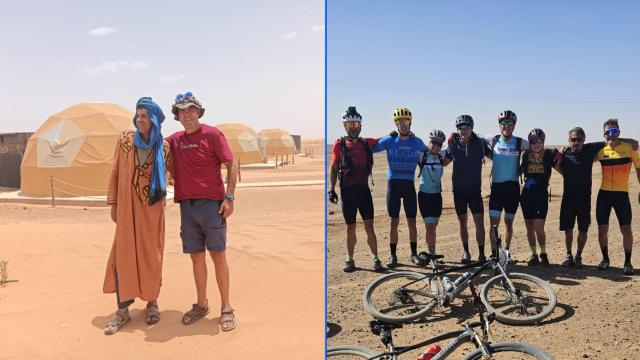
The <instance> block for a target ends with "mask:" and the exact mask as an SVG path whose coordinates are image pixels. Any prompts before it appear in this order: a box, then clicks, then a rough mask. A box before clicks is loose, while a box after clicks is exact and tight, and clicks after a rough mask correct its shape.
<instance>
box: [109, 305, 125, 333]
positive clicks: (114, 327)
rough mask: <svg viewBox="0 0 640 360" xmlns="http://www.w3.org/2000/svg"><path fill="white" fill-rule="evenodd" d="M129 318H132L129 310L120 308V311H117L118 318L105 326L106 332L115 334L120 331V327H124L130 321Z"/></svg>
mask: <svg viewBox="0 0 640 360" xmlns="http://www.w3.org/2000/svg"><path fill="white" fill-rule="evenodd" d="M129 320H131V317H130V316H129V310H128V309H118V311H116V318H115V319H112V320H111V321H109V322H108V323H107V325H106V326H105V327H104V334H105V335H113V334H115V333H117V332H118V331H120V329H122V327H123V326H124V324H126V323H128V322H129Z"/></svg>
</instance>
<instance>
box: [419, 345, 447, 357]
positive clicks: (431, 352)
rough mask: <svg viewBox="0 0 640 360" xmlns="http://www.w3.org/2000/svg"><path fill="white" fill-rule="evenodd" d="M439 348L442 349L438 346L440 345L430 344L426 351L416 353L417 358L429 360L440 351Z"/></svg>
mask: <svg viewBox="0 0 640 360" xmlns="http://www.w3.org/2000/svg"><path fill="white" fill-rule="evenodd" d="M440 350H442V348H440V345H438V344H435V345H431V346H429V348H428V349H427V351H425V352H423V353H421V354H420V355H418V360H431V359H432V358H433V357H434V356H436V354H437V353H439V352H440Z"/></svg>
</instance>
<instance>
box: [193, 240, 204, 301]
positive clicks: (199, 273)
mask: <svg viewBox="0 0 640 360" xmlns="http://www.w3.org/2000/svg"><path fill="white" fill-rule="evenodd" d="M205 260H206V258H205V256H204V251H203V252H199V253H193V254H191V262H192V263H193V278H194V280H195V282H196V292H197V294H198V305H199V306H201V307H206V306H207V263H206V261H205Z"/></svg>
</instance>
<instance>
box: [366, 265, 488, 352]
mask: <svg viewBox="0 0 640 360" xmlns="http://www.w3.org/2000/svg"><path fill="white" fill-rule="evenodd" d="M471 279H472V277H470V278H469V279H468V280H467V281H465V283H464V284H463V285H464V287H467V286H468V287H469V290H470V291H471V294H472V295H473V303H474V306H475V307H476V309H478V312H479V314H480V321H478V322H473V323H470V324H465V325H463V326H464V328H465V330H463V331H454V332H449V333H446V334H443V335H440V336H437V337H435V338H432V339H429V340H426V341H423V342H421V343H418V344H415V345H411V346H402V347H394V346H393V334H392V331H393V329H397V328H400V327H402V325H388V324H383V325H382V326H381V328H380V340H381V341H382V343H383V344H385V345H386V346H387V352H386V353H382V354H380V355H378V356H376V357H373V358H371V359H369V360H373V359H381V358H383V357H385V356H391V359H392V360H397V359H398V355H402V354H404V353H406V352H409V351H411V350H415V349H418V348H421V347H424V346H427V345H430V344H433V343H436V342H439V341H443V340H446V339H450V338H452V337H455V339H454V340H453V341H452V342H450V343H449V344H447V346H445V347H444V348H442V350H440V351H439V352H438V353H437V354H436V355H435V356H434V357H433V358H432V360H442V359H446V358H447V357H448V356H449V355H451V354H452V353H453V352H454V351H456V349H458V348H459V347H460V346H461V345H462V344H464V343H466V342H473V343H475V345H476V347H477V348H479V349H480V351H482V353H483V354H484V355H487V356H489V355H490V354H489V351H488V350H487V348H486V346H485V344H487V343H488V342H489V334H490V324H491V322H493V320H494V317H492V316H491V315H489V316H488V317H487V316H485V312H486V308H485V306H484V304H482V301H481V300H480V297H479V296H478V293H477V292H476V289H475V286H474V285H473V282H472V281H471ZM374 323H377V322H372V325H371V327H372V329H373V327H374V325H373V324H374ZM478 326H480V327H482V336H480V335H479V334H478V333H477V332H476V331H475V330H474V328H476V327H478ZM372 331H373V330H372ZM374 333H375V331H374Z"/></svg>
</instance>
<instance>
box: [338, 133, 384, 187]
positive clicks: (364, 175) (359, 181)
mask: <svg viewBox="0 0 640 360" xmlns="http://www.w3.org/2000/svg"><path fill="white" fill-rule="evenodd" d="M362 140H364V141H366V142H367V144H369V148H370V149H371V148H372V147H374V146H375V145H376V144H377V143H378V140H380V139H371V138H362ZM345 144H346V146H347V150H348V151H349V155H348V156H349V157H350V158H351V163H352V165H353V167H352V168H351V169H349V170H348V171H347V172H346V173H345V174H344V176H343V177H342V182H341V183H340V186H341V187H343V186H351V185H367V183H368V180H369V165H368V164H367V150H366V149H365V148H364V144H363V143H362V142H361V141H350V140H349V139H348V138H345ZM341 155H342V149H341V146H340V139H338V140H336V142H335V144H333V156H332V157H331V166H332V167H337V166H338V162H339V161H340V156H341Z"/></svg>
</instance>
